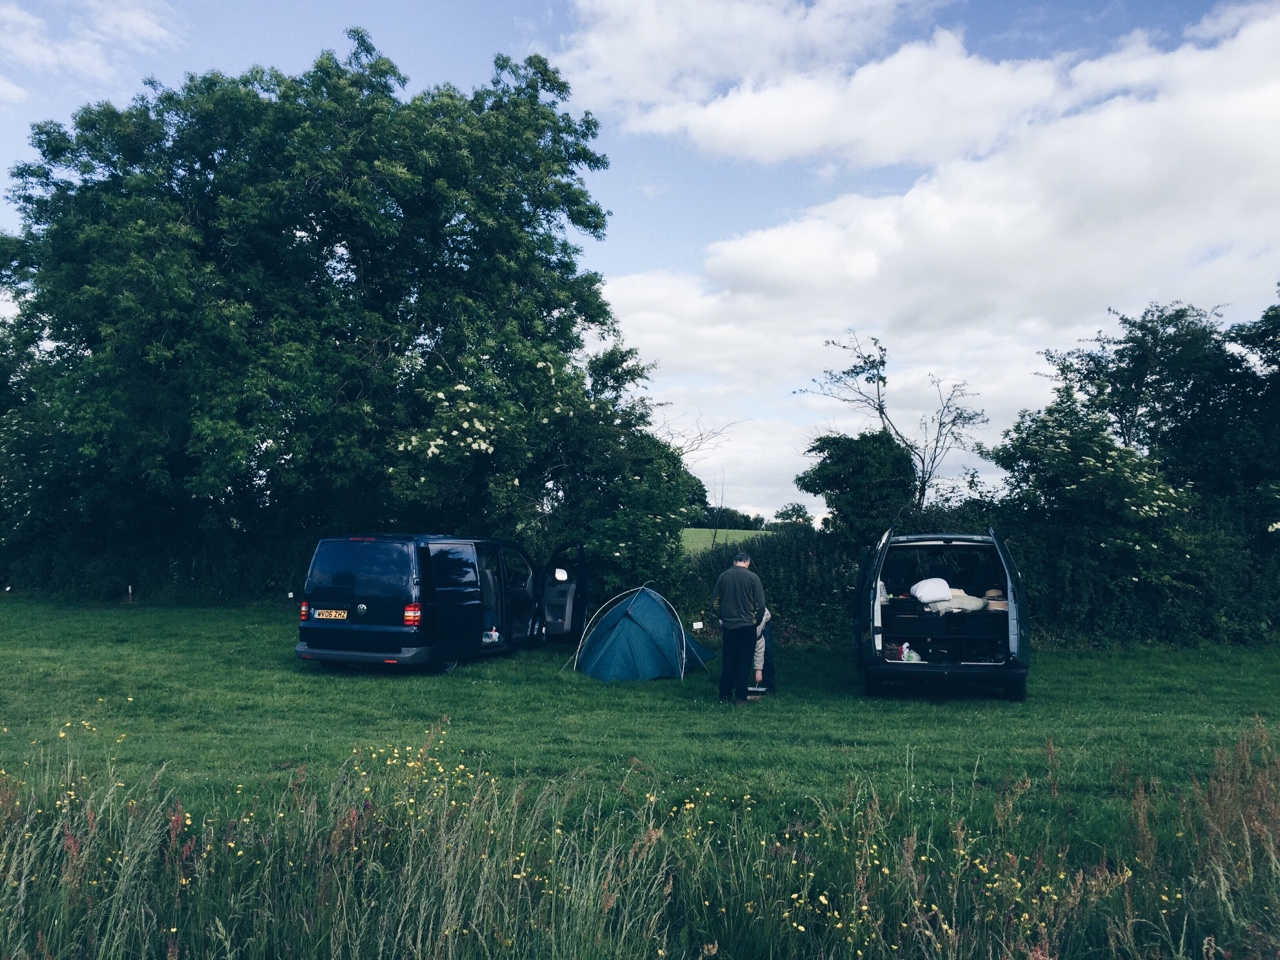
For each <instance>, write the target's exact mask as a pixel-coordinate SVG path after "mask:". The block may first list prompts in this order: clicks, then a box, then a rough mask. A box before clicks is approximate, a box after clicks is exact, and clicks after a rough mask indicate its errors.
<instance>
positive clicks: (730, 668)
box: [720, 627, 756, 700]
mask: <svg viewBox="0 0 1280 960" xmlns="http://www.w3.org/2000/svg"><path fill="white" fill-rule="evenodd" d="M755 652H756V628H755V627H725V629H724V645H723V647H722V649H721V651H720V699H721V700H728V699H729V698H730V697H732V698H733V699H734V700H745V699H747V687H749V686H750V685H751V659H752V657H753V656H754V655H755Z"/></svg>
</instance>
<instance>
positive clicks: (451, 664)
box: [434, 660, 458, 674]
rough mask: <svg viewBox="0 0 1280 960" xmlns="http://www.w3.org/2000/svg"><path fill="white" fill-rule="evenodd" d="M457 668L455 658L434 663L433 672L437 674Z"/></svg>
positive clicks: (451, 671)
mask: <svg viewBox="0 0 1280 960" xmlns="http://www.w3.org/2000/svg"><path fill="white" fill-rule="evenodd" d="M457 669H458V661H457V660H445V661H443V662H441V663H437V664H436V665H435V671H434V672H435V673H439V674H445V673H453V671H455V670H457Z"/></svg>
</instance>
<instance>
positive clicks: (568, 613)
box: [542, 544, 587, 643]
mask: <svg viewBox="0 0 1280 960" xmlns="http://www.w3.org/2000/svg"><path fill="white" fill-rule="evenodd" d="M542 581H543V582H542V625H543V630H544V631H545V632H546V635H547V639H548V640H553V641H556V642H560V643H577V642H578V641H579V640H581V639H582V629H583V627H584V626H585V623H584V622H583V619H584V617H585V615H586V612H587V586H586V550H585V549H584V548H583V547H582V545H581V544H565V545H563V546H561V547H558V548H556V550H555V551H553V552H552V554H551V559H550V560H548V561H547V566H546V568H545V569H544V570H543V576H542Z"/></svg>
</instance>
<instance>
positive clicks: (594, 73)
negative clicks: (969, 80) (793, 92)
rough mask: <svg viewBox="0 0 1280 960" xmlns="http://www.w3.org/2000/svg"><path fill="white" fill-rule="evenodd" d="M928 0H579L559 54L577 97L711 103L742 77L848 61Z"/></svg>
mask: <svg viewBox="0 0 1280 960" xmlns="http://www.w3.org/2000/svg"><path fill="white" fill-rule="evenodd" d="M927 3H928V0H809V2H804V3H797V2H794V0H698V2H696V3H689V2H687V0H631V2H626V3H619V2H617V0H577V2H576V6H577V8H578V13H579V18H580V20H581V22H582V24H583V26H582V28H581V29H580V30H579V31H578V32H577V33H575V34H574V35H573V36H572V37H570V38H568V47H567V50H566V51H565V53H564V55H563V57H558V58H557V62H558V63H560V64H561V65H562V66H563V67H564V69H565V71H566V73H567V75H568V76H570V77H571V78H572V79H573V81H574V91H575V99H576V101H578V102H581V103H584V104H588V105H592V106H594V107H595V108H597V109H611V108H623V109H625V110H627V111H635V112H637V113H644V112H647V111H649V110H652V109H655V108H661V107H663V106H667V105H671V104H678V103H683V102H693V103H705V102H707V101H709V100H711V99H714V98H715V97H716V96H718V95H720V94H721V93H723V92H725V91H726V90H727V89H730V88H732V87H735V86H737V85H739V84H741V83H744V82H745V83H751V82H752V81H753V80H755V79H768V78H770V77H774V76H777V75H778V74H780V73H790V72H794V71H796V70H798V69H800V68H801V67H804V68H806V69H812V68H815V67H820V66H823V65H838V64H848V63H850V62H852V61H854V60H856V59H858V58H860V57H863V56H865V55H866V54H867V52H868V51H870V50H873V49H875V48H876V47H877V46H878V45H879V44H880V43H881V42H883V40H884V38H885V36H886V35H887V34H888V32H889V30H890V28H891V27H892V25H893V24H894V22H895V21H896V20H898V19H899V18H900V17H902V16H904V15H908V14H909V13H910V12H911V11H912V9H914V8H918V7H924V6H926V5H927Z"/></svg>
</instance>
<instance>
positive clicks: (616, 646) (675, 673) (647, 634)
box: [573, 587, 715, 681]
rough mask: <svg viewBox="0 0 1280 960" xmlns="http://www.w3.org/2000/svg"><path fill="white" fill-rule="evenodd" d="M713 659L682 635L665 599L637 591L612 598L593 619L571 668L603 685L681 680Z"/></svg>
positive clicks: (709, 654) (655, 594)
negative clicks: (637, 681) (688, 670)
mask: <svg viewBox="0 0 1280 960" xmlns="http://www.w3.org/2000/svg"><path fill="white" fill-rule="evenodd" d="M713 656H715V654H714V653H712V652H711V651H710V650H708V649H707V648H706V647H704V646H702V644H700V643H698V642H697V641H696V640H694V639H693V638H692V637H690V636H689V635H688V634H686V633H685V632H684V625H683V624H682V623H681V622H680V617H679V615H678V614H677V613H676V611H675V609H674V608H673V607H672V606H671V604H670V603H668V602H667V601H666V599H665V598H664V597H663V596H661V595H660V594H658V593H656V592H655V591H653V590H650V589H649V588H648V587H637V588H636V589H634V590H628V591H627V592H626V593H623V594H620V595H619V596H617V597H614V598H613V599H612V600H610V601H609V602H608V603H607V604H605V605H604V606H603V607H601V608H600V609H599V610H598V611H597V612H596V615H595V616H594V617H592V618H591V624H589V625H588V627H587V630H586V631H585V633H584V634H583V637H582V642H581V643H579V644H578V652H577V655H576V656H575V657H574V662H573V666H574V669H575V670H581V671H582V672H583V673H585V674H587V676H590V677H595V678H596V679H597V680H604V681H609V680H654V679H658V678H660V677H679V678H681V679H683V678H684V675H685V671H686V670H687V669H688V667H689V665H690V664H691V663H693V664H698V665H700V666H704V667H705V666H706V664H707V661H708V660H710V659H711V658H712V657H713Z"/></svg>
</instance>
